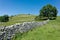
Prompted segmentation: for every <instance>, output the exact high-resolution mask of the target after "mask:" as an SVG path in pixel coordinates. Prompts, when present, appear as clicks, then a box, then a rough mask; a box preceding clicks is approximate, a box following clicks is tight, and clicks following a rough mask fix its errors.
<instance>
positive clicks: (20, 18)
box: [0, 14, 35, 26]
mask: <svg viewBox="0 0 60 40" xmlns="http://www.w3.org/2000/svg"><path fill="white" fill-rule="evenodd" d="M34 18H35V15H28V14H19V15H14V16H10V18H9V21H8V22H0V26H8V25H12V24H15V23H22V22H27V21H34Z"/></svg>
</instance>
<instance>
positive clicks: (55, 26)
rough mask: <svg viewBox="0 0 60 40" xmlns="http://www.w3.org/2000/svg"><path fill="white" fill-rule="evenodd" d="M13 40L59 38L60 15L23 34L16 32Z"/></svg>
mask: <svg viewBox="0 0 60 40" xmlns="http://www.w3.org/2000/svg"><path fill="white" fill-rule="evenodd" d="M13 40H60V17H57V19H56V20H51V21H50V22H49V23H48V24H46V25H44V26H41V27H38V28H35V29H33V30H30V31H29V32H27V33H24V34H23V35H22V34H20V33H18V34H16V36H15V37H14V38H13Z"/></svg>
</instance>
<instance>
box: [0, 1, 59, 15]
mask: <svg viewBox="0 0 60 40" xmlns="http://www.w3.org/2000/svg"><path fill="white" fill-rule="evenodd" d="M46 4H51V5H53V6H55V7H56V8H57V10H58V15H60V0H0V15H5V14H8V15H16V14H34V15H39V10H40V9H41V8H42V7H43V6H44V5H46Z"/></svg>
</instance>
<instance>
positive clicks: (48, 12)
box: [39, 4, 57, 19]
mask: <svg viewBox="0 0 60 40" xmlns="http://www.w3.org/2000/svg"><path fill="white" fill-rule="evenodd" d="M39 17H40V18H43V19H44V18H45V19H56V17H57V9H56V7H54V6H52V5H50V4H47V5H46V6H44V7H43V8H42V9H41V10H40V15H39Z"/></svg>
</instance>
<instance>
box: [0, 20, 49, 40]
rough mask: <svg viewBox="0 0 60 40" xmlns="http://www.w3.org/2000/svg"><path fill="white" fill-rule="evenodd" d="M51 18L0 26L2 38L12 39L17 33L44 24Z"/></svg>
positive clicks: (0, 36)
mask: <svg viewBox="0 0 60 40" xmlns="http://www.w3.org/2000/svg"><path fill="white" fill-rule="evenodd" d="M48 22H49V20H46V21H42V22H24V23H16V24H14V25H11V26H5V27H4V26H3V27H0V40H11V38H13V36H14V35H15V33H18V32H20V33H24V32H27V31H29V30H31V29H33V28H35V27H38V26H42V25H44V24H47V23H48Z"/></svg>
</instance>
